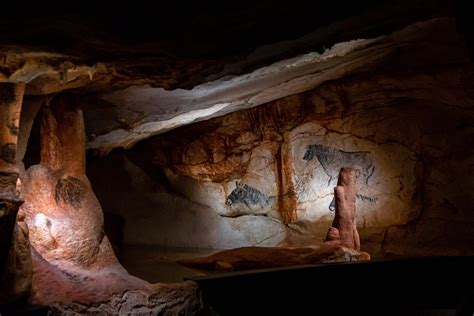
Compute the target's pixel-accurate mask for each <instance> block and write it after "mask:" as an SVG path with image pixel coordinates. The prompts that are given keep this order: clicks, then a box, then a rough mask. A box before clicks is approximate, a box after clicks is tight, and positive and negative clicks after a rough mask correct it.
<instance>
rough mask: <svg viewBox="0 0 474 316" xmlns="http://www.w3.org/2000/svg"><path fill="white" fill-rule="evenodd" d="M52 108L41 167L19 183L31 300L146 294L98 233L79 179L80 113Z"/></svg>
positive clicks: (90, 198)
mask: <svg viewBox="0 0 474 316" xmlns="http://www.w3.org/2000/svg"><path fill="white" fill-rule="evenodd" d="M55 104H56V103H55ZM56 105H57V107H56V108H55V109H54V110H51V109H50V108H47V107H46V108H44V109H43V113H42V122H41V164H40V165H36V166H32V167H30V168H29V169H28V171H27V172H26V173H25V175H24V176H23V177H22V193H23V195H24V197H25V200H26V203H25V204H24V205H23V206H22V211H23V212H24V213H25V222H26V224H27V225H28V228H29V231H30V235H29V239H30V242H31V246H32V258H33V287H32V300H33V301H34V302H36V303H40V304H51V303H53V302H62V303H70V302H75V301H77V302H83V303H90V302H100V301H106V300H108V299H109V298H110V296H111V295H112V294H116V293H122V292H123V291H125V290H133V289H142V290H147V289H149V284H148V283H147V282H145V281H142V280H139V279H137V278H134V277H132V276H130V275H128V273H127V272H126V271H125V270H124V269H123V268H122V267H121V266H120V264H119V263H118V261H117V259H116V258H115V255H114V253H113V251H112V248H111V246H110V243H109V241H108V239H107V237H106V236H105V234H104V232H103V215H102V209H101V207H100V204H99V202H98V201H97V199H96V197H95V195H94V193H93V192H92V190H91V187H90V184H89V181H88V180H87V177H86V176H85V139H84V137H85V136H84V125H83V119H82V112H81V111H80V110H77V109H74V108H69V107H67V106H66V105H64V104H61V103H59V104H56Z"/></svg>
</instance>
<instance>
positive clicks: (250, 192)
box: [225, 182, 272, 208]
mask: <svg viewBox="0 0 474 316" xmlns="http://www.w3.org/2000/svg"><path fill="white" fill-rule="evenodd" d="M271 200H272V197H269V196H267V195H266V194H264V193H262V192H260V191H259V190H257V189H255V188H253V187H251V186H249V185H247V184H242V183H240V182H235V189H234V190H232V192H231V193H230V194H229V196H228V197H227V199H226V202H225V204H227V205H229V206H231V205H233V204H237V203H244V204H245V205H246V206H247V207H248V208H250V205H258V206H260V207H261V208H263V207H265V206H267V205H268V204H270V202H271Z"/></svg>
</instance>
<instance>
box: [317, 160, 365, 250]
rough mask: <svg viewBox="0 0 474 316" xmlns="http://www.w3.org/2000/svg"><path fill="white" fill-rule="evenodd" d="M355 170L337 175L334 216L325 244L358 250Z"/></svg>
mask: <svg viewBox="0 0 474 316" xmlns="http://www.w3.org/2000/svg"><path fill="white" fill-rule="evenodd" d="M355 180H356V170H353V169H350V168H342V169H341V171H340V173H339V179H338V181H337V187H336V188H335V189H334V194H335V196H336V214H335V216H334V221H333V223H332V225H331V227H330V228H329V230H328V234H327V236H326V240H325V243H329V244H336V245H342V246H344V247H347V248H351V249H355V250H360V239H359V233H358V232H357V226H356V220H355V219H356V206H355V202H356V184H355Z"/></svg>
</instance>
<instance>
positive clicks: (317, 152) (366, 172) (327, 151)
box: [303, 145, 377, 211]
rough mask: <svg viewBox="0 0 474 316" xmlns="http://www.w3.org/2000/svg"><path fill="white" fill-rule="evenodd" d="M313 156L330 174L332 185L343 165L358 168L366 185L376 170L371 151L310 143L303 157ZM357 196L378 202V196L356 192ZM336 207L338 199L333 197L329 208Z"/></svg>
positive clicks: (359, 174)
mask: <svg viewBox="0 0 474 316" xmlns="http://www.w3.org/2000/svg"><path fill="white" fill-rule="evenodd" d="M313 158H316V159H317V160H318V161H319V163H320V164H321V166H322V167H323V170H324V172H325V173H326V174H327V175H328V177H329V180H328V186H330V185H331V182H333V180H335V179H337V178H338V176H339V171H340V170H341V168H343V167H351V168H354V169H356V170H358V177H362V178H361V180H362V182H363V183H364V184H365V185H366V186H368V185H369V179H370V178H371V177H372V175H373V174H374V171H375V166H374V163H373V161H372V159H371V158H370V152H369V151H354V152H348V151H343V150H339V149H336V148H331V147H328V146H324V145H309V146H308V147H307V149H306V152H305V154H304V156H303V159H304V160H308V161H309V160H312V159H313ZM356 198H357V199H359V200H361V201H364V202H369V203H376V202H377V198H376V197H367V196H364V195H361V194H356ZM335 209H336V200H335V198H333V199H332V201H331V203H330V204H329V210H331V211H334V210H335Z"/></svg>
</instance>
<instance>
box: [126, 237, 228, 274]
mask: <svg viewBox="0 0 474 316" xmlns="http://www.w3.org/2000/svg"><path fill="white" fill-rule="evenodd" d="M218 251H219V249H203V248H163V247H156V246H124V247H123V249H122V252H121V254H120V256H119V260H120V263H121V264H122V265H123V266H124V267H125V269H127V271H128V272H129V273H130V274H132V275H134V276H136V277H139V278H141V279H144V280H146V281H148V282H150V283H159V282H160V283H173V282H182V281H183V279H184V278H186V277H196V276H203V275H206V274H205V273H203V272H201V271H198V270H194V269H191V268H187V267H184V266H182V265H180V264H177V263H176V260H179V259H185V258H194V257H202V256H208V255H210V254H213V253H215V252H218Z"/></svg>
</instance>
